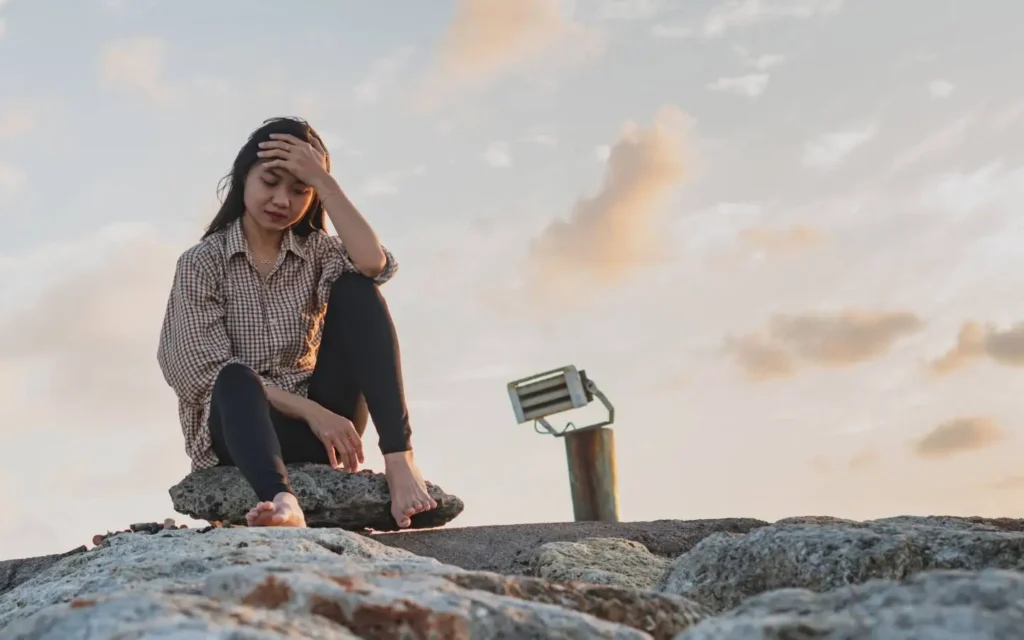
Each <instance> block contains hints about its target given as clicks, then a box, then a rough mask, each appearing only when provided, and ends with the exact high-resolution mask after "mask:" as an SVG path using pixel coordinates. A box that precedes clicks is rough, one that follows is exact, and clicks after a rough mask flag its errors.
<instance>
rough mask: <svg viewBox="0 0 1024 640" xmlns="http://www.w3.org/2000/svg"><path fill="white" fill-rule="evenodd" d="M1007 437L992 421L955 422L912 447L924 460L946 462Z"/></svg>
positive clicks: (935, 429) (949, 422)
mask: <svg viewBox="0 0 1024 640" xmlns="http://www.w3.org/2000/svg"><path fill="white" fill-rule="evenodd" d="M1006 436H1007V434H1006V432H1005V431H1004V430H1003V429H1001V428H1000V427H999V426H998V425H996V423H995V421H993V420H992V419H991V418H987V417H983V416H975V417H961V418H954V419H952V420H949V421H947V422H944V423H942V424H940V425H939V426H937V427H935V428H934V429H932V430H931V431H929V432H928V433H927V434H925V435H924V436H922V437H921V438H920V439H919V440H917V441H916V442H915V443H914V444H913V450H914V453H916V454H917V455H918V456H920V457H922V458H928V459H938V458H946V457H949V456H953V455H956V454H960V453H968V452H971V451H977V450H979V449H984V448H985V447H988V446H990V445H992V444H994V443H996V442H999V441H1000V440H1003V439H1005V438H1006Z"/></svg>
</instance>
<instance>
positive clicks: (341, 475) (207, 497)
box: [170, 464, 465, 531]
mask: <svg viewBox="0 0 1024 640" xmlns="http://www.w3.org/2000/svg"><path fill="white" fill-rule="evenodd" d="M288 475H289V479H290V480H291V483H292V488H293V489H294V490H295V496H296V497H297V498H298V500H299V504H300V505H301V506H302V510H303V511H304V512H305V514H306V523H307V524H308V525H309V526H310V527H334V528H339V529H347V530H350V531H358V530H361V529H373V530H376V531H398V530H399V528H398V524H397V523H396V522H395V518H394V516H392V515H391V495H390V494H389V493H388V483H387V479H386V478H385V477H384V474H382V473H374V472H372V471H368V470H366V471H359V472H357V473H348V472H347V471H342V470H338V469H333V468H331V467H330V466H328V465H321V464H295V465H288ZM426 484H427V493H429V494H430V497H432V498H433V499H434V500H435V501H437V508H436V509H433V510H431V511H427V512H425V513H418V514H416V515H415V516H413V517H412V526H411V527H410V528H411V529H426V528H432V527H440V526H442V525H445V524H447V523H449V522H451V521H452V520H454V519H455V518H456V517H457V516H458V515H459V514H460V513H462V510H463V509H464V508H465V505H464V504H463V502H462V500H460V499H459V498H458V497H457V496H453V495H451V494H450V493H445V492H444V490H442V489H441V487H438V486H437V485H435V484H431V483H429V482H428V483H426ZM170 494H171V503H172V504H173V506H174V510H175V511H177V512H178V513H184V514H186V515H188V516H190V517H192V518H196V519H197V520H206V521H207V522H222V523H226V524H236V525H244V524H245V514H246V513H247V512H248V511H249V510H250V509H252V507H253V505H255V504H256V503H257V502H258V500H257V498H256V493H255V492H254V491H253V490H252V487H251V486H249V483H248V482H247V481H246V480H245V478H244V477H243V476H242V473H241V471H239V470H238V468H237V467H214V468H212V469H201V470H199V471H193V472H192V473H190V474H188V475H187V476H185V478H184V479H183V480H182V481H181V482H179V483H178V484H176V485H174V486H173V487H171V489H170Z"/></svg>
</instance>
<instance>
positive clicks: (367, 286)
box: [331, 273, 380, 298]
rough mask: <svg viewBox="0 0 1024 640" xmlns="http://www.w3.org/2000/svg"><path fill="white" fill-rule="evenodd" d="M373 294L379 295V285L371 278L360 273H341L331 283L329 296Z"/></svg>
mask: <svg viewBox="0 0 1024 640" xmlns="http://www.w3.org/2000/svg"><path fill="white" fill-rule="evenodd" d="M353 295H357V296H367V295H370V296H374V297H377V296H379V295H380V287H378V286H377V283H376V282H374V280H373V278H367V277H366V276H364V275H363V274H361V273H343V274H341V275H340V276H338V277H337V279H336V280H335V281H334V282H333V283H331V297H332V298H334V297H337V296H343V297H346V298H347V297H350V296H353Z"/></svg>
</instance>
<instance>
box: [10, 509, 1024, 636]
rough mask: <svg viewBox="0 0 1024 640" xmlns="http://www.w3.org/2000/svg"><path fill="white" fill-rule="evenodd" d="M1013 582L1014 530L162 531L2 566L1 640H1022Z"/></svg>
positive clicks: (676, 526)
mask: <svg viewBox="0 0 1024 640" xmlns="http://www.w3.org/2000/svg"><path fill="white" fill-rule="evenodd" d="M513 531H514V532H515V535H510V533H511V532H513ZM488 540H492V541H496V540H502V541H503V542H502V543H501V544H497V543H495V544H494V545H493V550H494V559H492V560H491V561H487V560H486V559H485V558H484V555H483V554H482V552H478V551H477V549H476V546H477V545H479V546H481V547H484V548H486V546H487V541H488ZM459 548H463V549H464V550H465V552H464V553H460V552H458V549H459ZM411 549H415V553H414V552H413V551H411ZM488 562H490V564H492V565H495V566H494V567H493V568H494V569H501V570H502V571H503V572H504V573H502V572H498V571H494V570H482V569H481V565H483V564H488ZM1022 564H1024V521H1022V520H1012V519H992V520H989V519H982V518H954V517H932V518H924V517H898V518H886V519H881V520H874V521H868V522H853V521H848V520H841V519H837V518H827V517H808V518H790V519H786V520H783V521H779V522H776V523H773V524H769V523H766V522H761V521H756V520H719V521H715V520H705V521H689V522H687V521H659V522H656V523H623V524H605V523H582V524H550V525H515V526H512V527H473V528H464V529H446V530H439V531H415V532H402V533H387V534H374V535H369V534H365V533H356V532H351V531H345V530H342V529H329V528H320V529H306V530H274V529H249V528H244V527H239V528H234V527H231V528H214V527H210V528H205V529H194V530H189V529H173V528H171V529H163V530H154V531H149V532H142V531H140V532H138V533H124V534H119V535H115V536H110V537H107V538H104V539H103V540H102V542H101V543H100V544H99V546H97V547H96V548H94V549H91V550H82V549H78V550H75V551H74V552H71V553H69V554H63V555H59V556H50V557H48V558H44V559H28V560H24V561H8V562H7V563H0V636H2V637H3V638H17V639H26V640H27V639H51V638H53V639H56V638H60V639H65V638H67V639H72V640H73V639H75V638H94V639H99V638H114V637H131V638H158V637H159V638H198V637H203V638H267V639H271V638H286V637H303V638H374V639H384V638H406V637H408V638H438V639H441V638H445V639H455V640H459V639H469V638H484V639H490V638H581V639H582V638H623V639H625V638H657V639H665V640H668V639H675V640H711V639H715V640H732V639H736V640H738V639H741V638H742V639H748V638H749V639H754V640H758V639H761V640H769V639H776V640H780V639H783V638H815V639H835V640H839V639H843V640H846V639H852V638H867V639H878V640H896V639H901V640H910V639H912V638H913V639H915V640H916V639H924V640H927V639H929V638H935V639H940V638H941V639H946V638H970V639H977V640H984V639H989V638H991V639H993V640H994V639H1003V638H1024V567H1022ZM5 576H7V577H6V578H5ZM5 580H6V582H5Z"/></svg>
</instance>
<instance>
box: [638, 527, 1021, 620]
mask: <svg viewBox="0 0 1024 640" xmlns="http://www.w3.org/2000/svg"><path fill="white" fill-rule="evenodd" d="M1011 528H1012V525H1010V524H1008V523H1001V524H997V523H995V522H985V521H970V520H967V519H962V518H914V517H909V516H904V517H898V518H887V519H884V520H875V521H868V522H861V523H853V524H846V523H841V522H823V523H822V524H785V525H772V526H768V527H762V528H759V529H756V530H754V531H752V532H751V533H748V534H745V535H740V534H728V533H726V534H715V535H712V536H709V537H707V538H705V539H704V540H702V541H701V542H700V543H698V544H697V545H696V546H695V547H693V548H692V549H691V550H690V551H688V552H687V553H685V554H683V555H682V556H680V557H679V558H677V559H676V560H675V561H674V562H673V565H672V568H671V570H670V571H669V573H668V574H667V575H666V576H665V578H664V580H662V581H661V582H660V583H659V584H658V585H657V589H658V590H659V591H663V592H666V593H673V594H676V595H683V596H686V597H688V598H691V599H693V600H696V601H697V602H700V603H702V604H704V605H705V606H707V607H708V608H709V609H710V610H712V611H723V610H726V609H729V608H731V607H735V606H736V605H738V604H739V603H740V602H742V601H743V600H744V599H746V598H748V597H750V596H754V595H757V594H760V593H764V592H767V591H772V590H775V589H786V588H801V589H808V590H811V591H817V592H821V591H826V590H829V589H836V588H840V587H844V586H847V585H854V584H860V583H863V582H867V581H869V580H872V579H891V580H900V579H903V578H906V577H908V576H911V575H913V574H915V573H918V572H921V571H926V570H930V569H968V570H982V569H990V568H991V569H1021V568H1024V533H1021V532H1017V531H1011V530H1008V529H1011Z"/></svg>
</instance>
